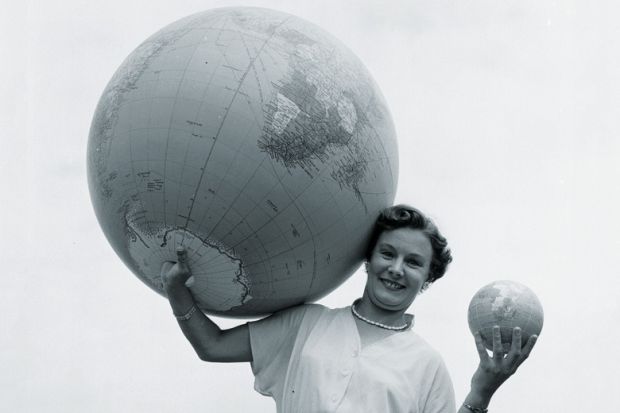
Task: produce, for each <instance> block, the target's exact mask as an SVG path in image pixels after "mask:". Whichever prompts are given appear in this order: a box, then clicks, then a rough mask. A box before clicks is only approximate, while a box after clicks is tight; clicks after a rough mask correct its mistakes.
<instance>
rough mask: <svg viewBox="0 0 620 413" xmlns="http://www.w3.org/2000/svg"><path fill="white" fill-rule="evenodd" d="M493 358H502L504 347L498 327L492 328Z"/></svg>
mask: <svg viewBox="0 0 620 413" xmlns="http://www.w3.org/2000/svg"><path fill="white" fill-rule="evenodd" d="M493 358H494V359H503V358H504V346H503V345H502V334H501V331H500V329H499V326H493Z"/></svg>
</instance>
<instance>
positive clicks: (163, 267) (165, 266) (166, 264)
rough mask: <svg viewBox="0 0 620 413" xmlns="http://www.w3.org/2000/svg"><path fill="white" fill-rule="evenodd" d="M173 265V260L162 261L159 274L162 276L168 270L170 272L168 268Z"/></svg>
mask: <svg viewBox="0 0 620 413" xmlns="http://www.w3.org/2000/svg"><path fill="white" fill-rule="evenodd" d="M173 266H174V262H172V261H164V263H163V264H162V265H161V271H160V274H161V275H162V276H164V275H166V274H168V272H170V270H171V269H172V267H173Z"/></svg>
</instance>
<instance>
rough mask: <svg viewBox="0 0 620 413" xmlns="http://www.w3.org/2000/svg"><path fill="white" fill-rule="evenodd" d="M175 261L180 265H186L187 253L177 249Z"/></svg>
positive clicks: (182, 249) (183, 249) (182, 248)
mask: <svg viewBox="0 0 620 413" xmlns="http://www.w3.org/2000/svg"><path fill="white" fill-rule="evenodd" d="M177 260H178V262H179V263H181V264H186V263H187V251H186V250H185V248H184V247H179V248H177Z"/></svg>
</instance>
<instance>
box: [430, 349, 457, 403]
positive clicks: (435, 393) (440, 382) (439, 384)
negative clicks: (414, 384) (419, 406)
mask: <svg viewBox="0 0 620 413" xmlns="http://www.w3.org/2000/svg"><path fill="white" fill-rule="evenodd" d="M455 412H456V403H455V399H454V387H453V386H452V380H451V379H450V374H449V373H448V369H447V368H446V365H445V364H444V362H443V360H441V361H440V363H439V365H438V366H437V370H436V372H435V376H434V377H433V383H432V385H431V390H430V393H429V395H428V399H427V401H426V405H425V407H424V413H455Z"/></svg>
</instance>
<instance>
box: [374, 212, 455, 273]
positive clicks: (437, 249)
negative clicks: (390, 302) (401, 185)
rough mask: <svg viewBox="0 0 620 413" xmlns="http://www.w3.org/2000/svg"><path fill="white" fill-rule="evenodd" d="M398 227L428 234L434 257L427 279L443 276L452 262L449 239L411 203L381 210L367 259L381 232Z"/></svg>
mask: <svg viewBox="0 0 620 413" xmlns="http://www.w3.org/2000/svg"><path fill="white" fill-rule="evenodd" d="M397 228H412V229H419V230H421V231H422V232H423V233H424V234H426V236H427V237H428V239H429V241H430V242H431V247H432V248H433V258H432V260H431V266H430V270H429V274H428V280H427V281H428V282H429V283H432V282H434V281H435V280H438V279H439V278H441V277H443V275H444V274H445V273H446V270H447V268H448V264H450V262H452V253H451V252H450V248H448V241H447V240H446V238H445V237H444V236H443V235H441V233H440V232H439V229H438V228H437V226H436V225H435V223H434V222H433V221H431V219H430V218H428V217H427V216H426V215H424V214H423V213H422V212H420V211H419V210H417V209H415V208H413V207H411V206H409V205H402V204H401V205H395V206H393V207H389V208H385V209H384V210H383V211H381V213H380V214H379V217H378V218H377V220H376V221H375V226H374V228H373V231H372V234H371V235H370V240H369V242H368V247H367V248H366V261H370V257H371V256H372V252H373V250H374V249H375V246H376V245H377V241H378V239H379V237H380V236H381V233H383V232H384V231H392V230H395V229H397Z"/></svg>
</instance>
